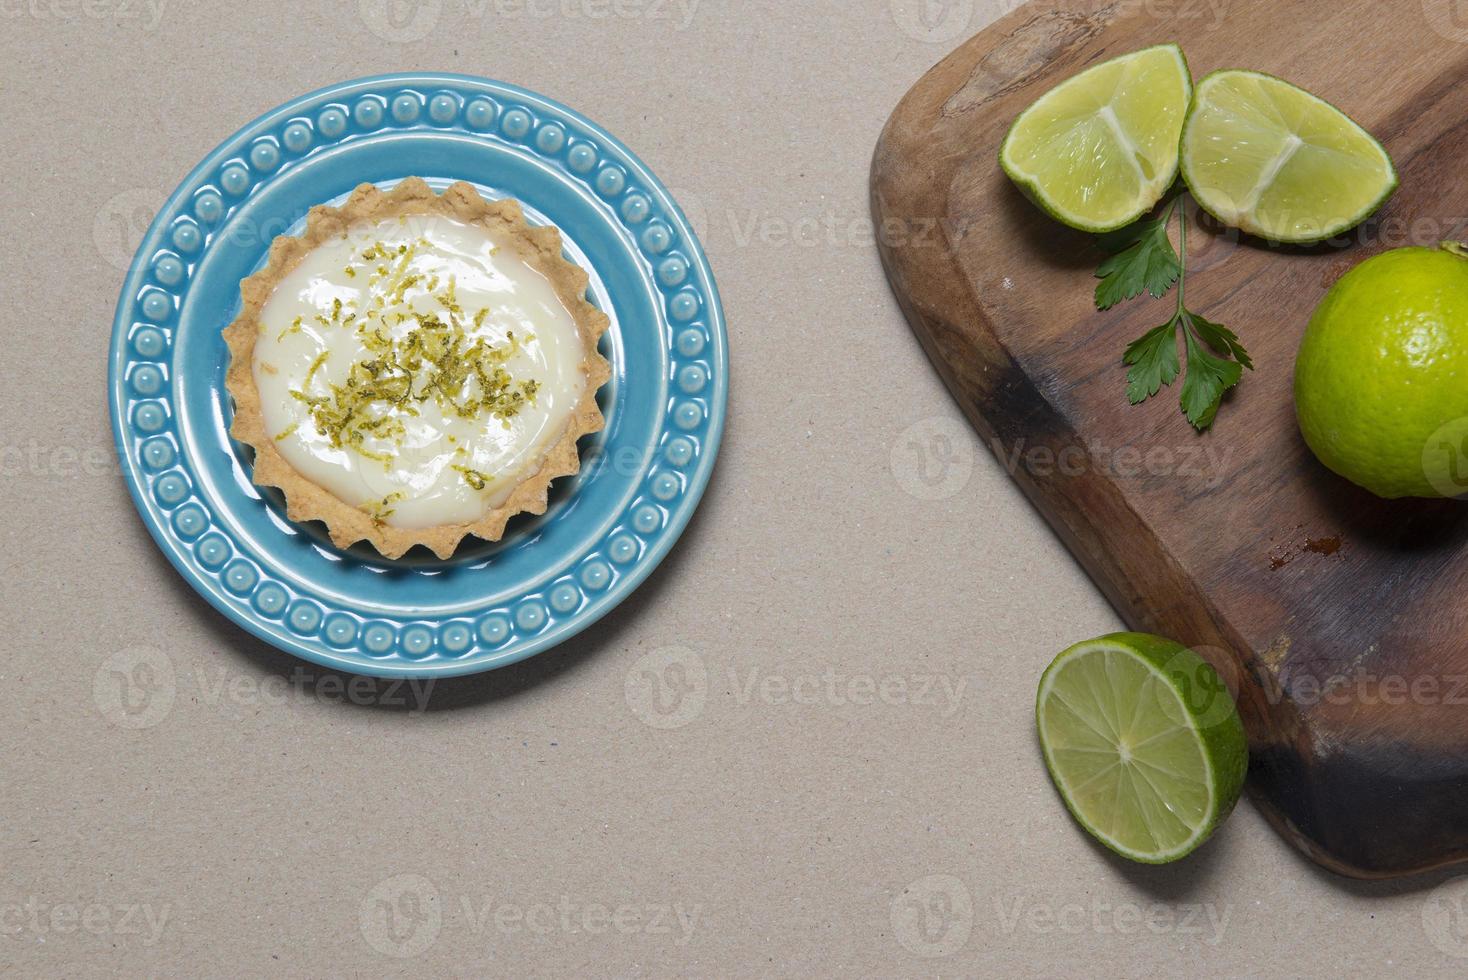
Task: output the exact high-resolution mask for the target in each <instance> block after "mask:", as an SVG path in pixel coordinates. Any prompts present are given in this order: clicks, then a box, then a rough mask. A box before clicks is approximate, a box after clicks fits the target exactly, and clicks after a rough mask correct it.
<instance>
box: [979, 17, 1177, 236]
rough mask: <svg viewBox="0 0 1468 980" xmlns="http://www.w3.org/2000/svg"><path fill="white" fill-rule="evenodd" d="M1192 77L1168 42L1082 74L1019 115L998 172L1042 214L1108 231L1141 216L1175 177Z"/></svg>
mask: <svg viewBox="0 0 1468 980" xmlns="http://www.w3.org/2000/svg"><path fill="white" fill-rule="evenodd" d="M1192 90H1193V85H1192V76H1191V75H1190V74H1189V73H1188V64H1187V60H1186V59H1185V58H1184V57H1183V53H1182V49H1181V48H1179V47H1178V46H1177V45H1175V44H1164V45H1159V46H1157V47H1152V48H1144V49H1142V50H1141V51H1135V52H1132V53H1131V54H1126V55H1122V56H1121V57H1119V58H1114V59H1112V60H1111V61H1107V62H1104V63H1102V64H1099V65H1096V66H1095V67H1093V68H1089V69H1087V70H1086V71H1084V72H1082V73H1081V74H1079V75H1076V76H1075V77H1074V78H1071V79H1068V80H1067V81H1064V82H1062V83H1060V84H1059V85H1057V86H1056V87H1055V88H1053V89H1051V90H1050V91H1049V92H1047V93H1045V94H1044V95H1042V96H1041V97H1040V98H1039V99H1037V100H1036V101H1035V102H1034V104H1032V105H1031V106H1030V107H1029V108H1028V109H1026V110H1025V111H1024V112H1022V113H1021V114H1020V116H1019V118H1018V119H1016V120H1015V122H1014V125H1013V126H1011V127H1010V130H1009V135H1008V136H1007V137H1005V140H1004V146H1003V148H1002V149H1001V150H1000V153H999V160H1000V165H1001V166H1002V167H1003V168H1004V172H1005V173H1006V174H1008V175H1009V177H1010V179H1011V180H1013V181H1014V182H1015V183H1016V184H1018V185H1019V186H1020V187H1021V188H1022V189H1024V191H1025V192H1026V193H1027V194H1028V195H1029V196H1030V197H1031V198H1032V199H1033V200H1034V201H1035V202H1036V203H1037V204H1039V205H1040V207H1042V208H1044V209H1045V210H1046V211H1047V212H1049V213H1050V215H1051V216H1052V217H1054V218H1056V219H1057V220H1059V221H1062V222H1064V223H1065V224H1068V225H1071V226H1072V227H1075V228H1080V229H1082V230H1083V231H1093V232H1102V231H1112V230H1115V229H1117V228H1121V227H1124V226H1126V225H1128V224H1131V223H1132V222H1133V221H1135V220H1136V219H1137V218H1139V217H1141V216H1142V215H1143V214H1145V213H1146V212H1147V211H1149V210H1150V209H1151V208H1152V207H1153V206H1154V205H1156V204H1157V202H1158V201H1160V200H1161V199H1162V196H1163V194H1165V193H1166V192H1167V189H1168V188H1169V187H1171V186H1172V183H1173V181H1174V180H1176V179H1177V172H1178V137H1179V135H1180V134H1181V132H1182V126H1183V120H1184V117H1185V116H1186V114H1187V109H1188V102H1189V100H1190V99H1191V97H1192Z"/></svg>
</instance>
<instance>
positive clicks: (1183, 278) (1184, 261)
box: [1172, 195, 1188, 315]
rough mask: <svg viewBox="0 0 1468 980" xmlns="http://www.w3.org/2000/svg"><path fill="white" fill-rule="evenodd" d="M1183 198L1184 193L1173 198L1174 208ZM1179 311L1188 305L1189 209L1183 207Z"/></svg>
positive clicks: (1179, 236) (1179, 225) (1179, 221)
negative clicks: (1185, 289)
mask: <svg viewBox="0 0 1468 980" xmlns="http://www.w3.org/2000/svg"><path fill="white" fill-rule="evenodd" d="M1180 200H1182V195H1178V196H1177V197H1175V198H1173V201H1172V207H1173V210H1174V211H1176V210H1178V207H1177V202H1178V201H1180ZM1177 257H1178V263H1177V311H1178V314H1179V315H1181V314H1182V312H1183V310H1185V309H1187V306H1186V305H1184V303H1183V287H1184V285H1185V284H1186V283H1187V279H1188V209H1187V208H1183V209H1182V210H1181V212H1180V213H1179V214H1178V219H1177Z"/></svg>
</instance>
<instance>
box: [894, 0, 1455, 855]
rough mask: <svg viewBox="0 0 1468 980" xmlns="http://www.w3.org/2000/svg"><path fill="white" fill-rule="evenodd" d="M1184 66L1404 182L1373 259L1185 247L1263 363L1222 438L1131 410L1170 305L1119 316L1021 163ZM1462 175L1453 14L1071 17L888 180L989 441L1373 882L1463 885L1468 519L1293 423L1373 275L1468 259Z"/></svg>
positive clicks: (900, 285)
mask: <svg viewBox="0 0 1468 980" xmlns="http://www.w3.org/2000/svg"><path fill="white" fill-rule="evenodd" d="M1455 15H1456V16H1455ZM1171 40H1176V41H1178V42H1180V43H1181V44H1182V46H1183V48H1184V50H1185V51H1186V53H1187V56H1188V59H1189V61H1190V63H1191V66H1192V69H1193V72H1194V75H1195V77H1198V78H1201V77H1202V75H1203V74H1205V73H1206V72H1209V71H1213V70H1215V69H1218V68H1224V67H1230V68H1232V67H1246V68H1255V69H1259V70H1262V71H1267V72H1270V73H1272V74H1275V75H1279V76H1281V77H1283V78H1286V79H1289V80H1291V81H1294V82H1296V83H1297V84H1300V85H1302V86H1304V87H1305V88H1307V89H1310V90H1311V91H1313V92H1316V93H1317V94H1319V95H1321V96H1323V97H1324V98H1326V99H1329V100H1330V101H1332V102H1334V103H1335V104H1336V105H1338V106H1340V107H1341V108H1342V109H1344V110H1345V111H1346V112H1347V113H1349V114H1350V115H1351V116H1352V117H1354V118H1355V119H1356V120H1358V121H1359V122H1361V123H1362V124H1363V125H1365V126H1366V127H1367V128H1368V129H1370V130H1371V131H1372V132H1373V133H1374V134H1375V135H1376V136H1377V137H1378V138H1379V139H1381V140H1382V142H1383V143H1384V144H1385V145H1386V147H1387V149H1388V150H1389V151H1390V152H1391V153H1392V155H1393V157H1394V158H1395V160H1396V163H1397V166H1398V168H1399V170H1400V172H1401V176H1402V187H1401V190H1400V191H1398V193H1397V195H1396V197H1395V198H1393V199H1392V201H1391V202H1390V203H1389V204H1388V206H1387V207H1386V208H1385V209H1383V211H1382V212H1381V214H1380V215H1378V217H1377V218H1376V219H1375V220H1373V221H1372V222H1371V223H1370V224H1369V225H1368V226H1366V227H1364V228H1362V229H1360V230H1358V231H1357V232H1356V233H1354V234H1353V235H1352V236H1350V238H1351V241H1350V243H1349V244H1348V245H1334V246H1322V247H1318V248H1313V249H1299V248H1281V247H1275V246H1270V245H1267V244H1265V243H1262V242H1257V241H1253V240H1249V239H1247V238H1245V239H1244V240H1242V241H1241V240H1239V239H1238V237H1237V235H1232V236H1230V235H1229V234H1227V233H1224V232H1222V231H1221V230H1220V229H1218V228H1217V227H1216V225H1215V224H1214V223H1212V222H1211V221H1205V222H1203V223H1202V224H1200V223H1199V222H1197V221H1196V220H1192V221H1190V228H1189V232H1190V234H1189V244H1190V246H1192V247H1191V248H1190V252H1191V253H1192V254H1190V256H1189V265H1190V269H1191V270H1192V271H1191V272H1190V276H1189V279H1188V299H1189V306H1190V307H1192V308H1193V309H1194V310H1195V311H1197V312H1199V313H1202V314H1204V315H1206V316H1207V317H1209V318H1210V319H1212V320H1216V321H1219V322H1222V323H1225V324H1227V325H1229V326H1231V327H1233V328H1234V329H1235V330H1236V331H1237V332H1238V333H1239V334H1240V335H1241V337H1242V339H1243V341H1244V343H1245V344H1246V345H1247V346H1248V348H1249V351H1250V352H1251V353H1252V354H1253V357H1254V361H1255V364H1256V365H1257V370H1255V371H1254V372H1252V373H1246V375H1245V378H1244V381H1243V382H1242V384H1241V385H1240V387H1239V388H1238V389H1236V391H1235V393H1234V394H1233V395H1232V396H1231V397H1229V398H1228V399H1227V401H1226V402H1225V404H1224V405H1223V408H1222V410H1221V411H1220V413H1219V417H1218V421H1217V424H1216V425H1215V426H1214V428H1213V430H1212V431H1211V432H1209V433H1207V434H1205V435H1201V436H1200V435H1197V434H1195V433H1194V432H1193V431H1192V430H1191V429H1190V427H1189V426H1188V425H1187V423H1186V421H1185V420H1184V418H1183V417H1182V414H1181V412H1180V411H1179V408H1178V404H1177V394H1176V392H1177V386H1174V388H1172V389H1165V390H1164V392H1163V394H1162V396H1159V397H1157V398H1155V399H1153V400H1152V401H1150V402H1147V403H1145V404H1143V405H1140V406H1136V407H1132V406H1129V405H1128V404H1127V399H1126V395H1125V383H1124V368H1123V366H1122V364H1121V354H1122V350H1123V349H1124V348H1125V346H1126V345H1127V343H1128V342H1129V341H1131V340H1132V339H1134V338H1136V337H1138V336H1140V335H1141V334H1142V333H1143V332H1144V331H1145V330H1146V329H1147V328H1148V327H1151V326H1155V325H1156V324H1158V323H1161V322H1163V321H1164V320H1165V319H1166V318H1167V315H1168V314H1169V313H1170V311H1171V308H1172V307H1171V301H1172V298H1171V297H1169V299H1168V300H1165V301H1157V300H1137V301H1134V302H1132V303H1129V304H1126V305H1124V306H1122V307H1118V308H1116V309H1114V310H1112V311H1110V312H1107V313H1098V312H1097V311H1096V310H1095V308H1094V307H1093V305H1092V289H1093V287H1094V283H1095V281H1094V279H1092V273H1093V272H1094V270H1095V267H1096V265H1097V263H1098V262H1099V260H1100V258H1101V256H1100V254H1099V253H1098V252H1096V251H1095V249H1094V248H1093V247H1092V244H1091V242H1090V240H1089V238H1088V237H1087V236H1085V235H1082V234H1080V233H1078V232H1072V231H1070V230H1068V229H1066V228H1064V227H1062V226H1060V225H1058V224H1056V223H1055V222H1053V221H1051V220H1050V219H1049V218H1047V217H1046V216H1045V215H1044V214H1042V213H1041V212H1040V211H1039V210H1038V209H1037V208H1035V207H1034V206H1033V205H1031V204H1030V203H1029V202H1028V201H1027V200H1026V199H1025V198H1024V197H1022V196H1021V195H1020V194H1019V192H1018V191H1017V190H1016V189H1015V188H1014V187H1013V186H1011V184H1010V183H1009V181H1008V180H1007V179H1005V177H1004V176H1003V174H1002V173H1001V171H1000V169H999V165H998V162H997V158H998V152H999V144H1000V141H1001V140H1002V138H1003V136H1004V133H1005V131H1006V129H1007V128H1008V126H1009V124H1010V122H1011V121H1012V120H1013V119H1014V117H1015V116H1016V115H1017V114H1018V113H1019V112H1020V111H1021V110H1022V109H1023V108H1024V107H1025V106H1026V105H1028V104H1029V103H1030V102H1031V101H1033V100H1034V99H1035V98H1036V97H1037V96H1039V95H1040V94H1041V93H1043V92H1044V91H1045V90H1046V89H1048V88H1049V87H1051V86H1052V85H1054V84H1055V83H1057V82H1059V81H1061V80H1062V79H1064V78H1067V77H1069V76H1071V75H1074V74H1076V73H1077V72H1079V71H1081V70H1082V69H1084V68H1086V67H1088V66H1090V65H1093V64H1095V63H1097V62H1098V61H1101V60H1104V59H1106V58H1110V57H1114V56H1116V55H1119V54H1123V53H1126V52H1128V51H1132V50H1135V49H1137V48H1140V47H1143V46H1146V45H1149V44H1156V43H1159V42H1163V41H1171ZM1465 161H1468V12H1464V8H1462V6H1461V5H1460V4H1458V3H1456V2H1454V0H1391V2H1387V0H1338V2H1336V3H1333V4H1330V5H1323V4H1319V3H1317V2H1312V0H1212V2H1208V0H1172V2H1169V3H1165V4H1164V3H1142V2H1140V0H1115V2H1111V3H1106V2H1104V0H1100V2H1087V3H1077V2H1074V0H1072V2H1071V3H1053V2H1035V3H1030V4H1028V5H1026V6H1023V7H1021V8H1019V9H1018V10H1016V11H1014V12H1013V13H1012V14H1010V15H1008V16H1006V17H1005V18H1004V19H1003V20H1001V21H999V22H997V23H996V24H994V25H993V26H991V27H989V28H988V29H987V30H985V31H984V32H983V33H981V34H979V35H978V36H976V37H974V38H973V39H971V40H970V41H968V43H966V44H964V45H963V46H962V47H961V48H959V49H958V50H957V51H955V52H954V53H953V54H951V55H949V56H948V57H947V58H946V59H944V60H943V61H942V62H941V63H940V64H938V65H937V66H936V67H935V68H933V69H932V70H931V71H930V72H929V73H928V74H927V75H926V76H925V77H924V78H923V79H922V80H921V81H920V82H919V83H918V84H917V86H916V87H914V88H913V89H912V91H911V92H910V93H908V95H907V96H906V97H905V98H904V99H903V101H902V103H901V104H900V105H899V106H898V107H897V110H896V111H895V112H894V113H893V115H892V118H891V120H890V121H889V122H888V124H887V126H886V129H885V131H884V132H883V134H882V138H881V142H880V143H879V145H878V147H877V151H876V156H875V159H874V161H873V166H872V202H873V208H874V212H875V218H876V222H877V226H878V228H879V229H881V234H880V235H879V238H880V247H881V252H882V259H883V262H884V264H885V266H886V269H887V273H888V276H889V278H890V279H891V281H892V286H893V289H894V290H895V292H896V294H897V297H898V299H899V301H900V302H901V304H902V307H903V309H904V311H905V312H906V314H907V317H908V319H909V321H910V322H911V324H912V327H913V330H914V331H915V332H916V334H917V336H918V338H919V339H920V340H921V342H922V344H923V346H924V348H926V350H927V351H928V354H929V355H930V356H931V358H932V360H933V362H934V364H935V365H936V366H937V368H938V370H939V372H940V373H941V374H942V376H943V378H944V380H945V381H946V382H947V384H948V386H949V388H950V389H951V390H952V392H953V394H954V396H955V397H956V398H957V399H958V402H959V404H960V405H961V406H962V408H963V411H964V412H965V414H966V415H967V416H968V418H969V419H970V420H971V421H972V423H973V425H974V426H975V428H976V429H977V430H978V431H979V433H980V435H981V436H982V437H983V438H984V440H985V441H987V442H989V443H990V445H991V446H992V448H993V449H994V451H995V453H996V455H997V456H998V457H999V458H1000V460H1001V462H1003V463H1004V464H1005V465H1006V466H1008V467H1009V468H1010V470H1011V472H1012V473H1013V475H1014V478H1015V480H1016V481H1017V482H1018V483H1019V485H1020V486H1021V487H1022V488H1023V489H1024V491H1025V493H1026V494H1028V495H1029V497H1030V499H1031V500H1032V501H1033V502H1034V504H1035V506H1036V507H1037V508H1039V510H1040V511H1041V512H1042V513H1043V514H1044V515H1045V517H1046V518H1047V519H1048V520H1049V521H1050V523H1051V524H1052V525H1053V526H1054V527H1055V529H1056V530H1057V532H1058V533H1059V534H1060V536H1061V537H1062V538H1063V539H1064V541H1065V542H1066V544H1067V545H1068V546H1069V547H1070V549H1071V551H1073V552H1074V553H1075V555H1076V557H1077V558H1078V559H1079V560H1080V561H1081V563H1082V564H1083V565H1084V566H1085V568H1086V569H1087V571H1088V572H1089V573H1090V575H1091V576H1092V577H1093V578H1094V579H1095V581H1096V582H1097V584H1098V585H1099V586H1100V587H1101V588H1102V589H1103V590H1104V592H1105V593H1106V595H1107V596H1108V598H1109V599H1110V600H1111V602H1112V603H1113V604H1114V605H1115V606H1116V608H1117V609H1118V610H1119V611H1120V612H1121V613H1122V615H1123V616H1124V617H1125V619H1126V620H1127V622H1128V623H1130V624H1131V625H1132V626H1133V627H1134V628H1136V629H1140V630H1147V631H1151V632H1157V633H1162V634H1166V635H1169V636H1172V637H1174V638H1177V639H1179V640H1182V641H1184V642H1187V643H1189V644H1195V645H1197V646H1198V647H1199V648H1200V650H1201V651H1202V652H1203V653H1204V654H1205V656H1207V658H1208V659H1209V660H1210V661H1211V662H1212V663H1213V665H1214V666H1215V667H1217V668H1218V669H1219V670H1220V672H1221V673H1222V674H1223V675H1224V676H1225V678H1226V679H1227V680H1229V682H1230V684H1231V685H1234V684H1236V685H1237V696H1238V701H1239V705H1240V710H1241V711H1242V713H1243V716H1244V721H1245V725H1246V726H1247V728H1248V731H1249V738H1250V747H1251V751H1252V764H1251V772H1250V787H1251V790H1252V794H1253V796H1254V798H1255V799H1256V801H1257V802H1258V803H1259V805H1260V806H1261V807H1262V808H1263V810H1264V812H1265V813H1266V814H1267V815H1268V816H1269V818H1270V820H1271V821H1272V822H1273V823H1274V824H1275V826H1277V827H1278V829H1279V830H1280V832H1281V833H1282V834H1284V835H1285V836H1286V837H1287V838H1288V839H1289V840H1290V841H1291V842H1293V843H1294V844H1295V845H1297V846H1298V847H1299V848H1300V849H1301V850H1303V851H1304V852H1305V853H1306V854H1307V855H1309V856H1310V857H1311V858H1312V859H1314V860H1315V861H1317V862H1319V863H1320V864H1322V865H1325V866H1326V867H1329V868H1332V869H1334V870H1336V871H1339V872H1343V873H1345V874H1348V875H1353V876H1360V877H1386V876H1395V875H1401V874H1406V873H1410V872H1416V871H1422V870H1426V869H1428V868H1433V867H1437V866H1440V865H1444V864H1449V863H1452V862H1455V861H1460V860H1463V859H1465V858H1468V504H1460V503H1457V502H1453V501H1446V502H1435V503H1434V502H1428V503H1424V502H1397V503H1389V502H1385V501H1382V500H1378V499H1376V498H1374V497H1372V496H1371V495H1369V494H1367V493H1365V492H1364V491H1361V490H1358V489H1356V488H1355V487H1353V486H1351V485H1350V484H1348V483H1346V482H1345V481H1343V480H1341V479H1339V478H1337V477H1335V476H1333V475H1332V474H1331V473H1329V472H1328V471H1326V470H1325V469H1324V468H1323V467H1322V466H1321V465H1320V464H1319V463H1317V462H1316V460H1315V459H1314V457H1313V456H1312V455H1311V454H1310V452H1309V450H1308V449H1307V448H1306V447H1305V445H1304V443H1303V442H1302V440H1301V438H1300V436H1299V432H1298V429H1297V427H1296V425H1295V420H1294V408H1293V403H1292V400H1291V393H1290V387H1291V373H1292V371H1293V368H1294V360H1295V351H1296V349H1297V347H1298V345H1299V341H1300V337H1301V334H1302V332H1303V331H1304V329H1305V325H1306V323H1307V322H1308V320H1309V317H1310V313H1311V311H1312V310H1313V309H1314V307H1315V305H1316V304H1317V303H1318V302H1319V301H1320V299H1321V297H1322V296H1323V295H1324V294H1325V291H1326V289H1327V288H1328V287H1329V286H1330V284H1331V283H1332V282H1334V281H1335V280H1336V279H1337V278H1339V277H1340V275H1341V274H1342V273H1344V272H1345V271H1346V270H1347V269H1348V268H1350V267H1351V266H1352V265H1354V264H1355V263H1356V262H1358V261H1360V260H1362V259H1364V258H1366V257H1367V256H1369V255H1371V254H1374V253H1376V252H1379V251H1382V250H1385V249H1387V248H1391V247H1396V246H1399V245H1406V244H1435V243H1436V242H1437V241H1438V240H1440V239H1448V238H1463V237H1465V236H1468V231H1465V226H1468V176H1465V163H1464V162H1465ZM1193 218H1194V219H1196V213H1195V214H1194V215H1193ZM1464 489H1465V491H1468V483H1465V486H1464ZM1077 639H1080V637H1077Z"/></svg>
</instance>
